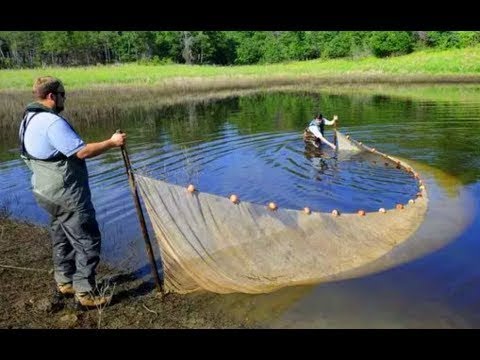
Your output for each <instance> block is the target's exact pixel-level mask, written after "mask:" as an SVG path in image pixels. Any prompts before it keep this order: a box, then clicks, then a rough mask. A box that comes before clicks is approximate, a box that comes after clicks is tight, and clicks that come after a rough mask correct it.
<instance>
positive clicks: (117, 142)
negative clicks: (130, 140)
mask: <svg viewBox="0 0 480 360" xmlns="http://www.w3.org/2000/svg"><path fill="white" fill-rule="evenodd" d="M126 139H127V134H125V133H115V134H113V135H112V137H111V138H110V141H111V142H112V144H113V145H114V146H123V145H125V141H126Z"/></svg>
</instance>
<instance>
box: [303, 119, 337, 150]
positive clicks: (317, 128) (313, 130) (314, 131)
mask: <svg viewBox="0 0 480 360" xmlns="http://www.w3.org/2000/svg"><path fill="white" fill-rule="evenodd" d="M337 119H338V117H337V115H334V116H333V120H328V119H326V118H324V117H323V115H322V114H318V115H317V116H316V117H315V119H313V120H312V121H310V124H308V127H307V128H306V129H305V133H304V138H305V140H307V139H309V138H311V137H312V135H313V137H314V139H313V140H314V141H315V143H317V144H318V145H319V144H320V143H321V142H323V143H325V144H327V145H328V146H330V147H331V148H332V149H334V150H335V145H333V144H332V143H331V142H330V141H328V140H327V139H326V138H325V135H324V129H325V125H329V126H330V125H335V123H336V122H337Z"/></svg>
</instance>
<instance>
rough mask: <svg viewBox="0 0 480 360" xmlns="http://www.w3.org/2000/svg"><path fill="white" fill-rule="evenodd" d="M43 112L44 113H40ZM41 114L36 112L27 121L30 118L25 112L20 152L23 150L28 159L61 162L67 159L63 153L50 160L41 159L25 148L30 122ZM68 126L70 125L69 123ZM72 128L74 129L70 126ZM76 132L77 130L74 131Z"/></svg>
mask: <svg viewBox="0 0 480 360" xmlns="http://www.w3.org/2000/svg"><path fill="white" fill-rule="evenodd" d="M40 112H42V111H40ZM40 112H36V113H34V114H33V115H32V116H31V117H30V119H28V120H27V116H28V111H25V114H24V116H23V126H22V129H21V130H20V146H21V147H20V150H21V153H22V155H23V156H25V157H26V158H27V159H31V160H41V161H59V160H63V159H66V158H67V157H66V156H65V155H63V154H62V153H58V154H57V155H55V156H52V157H50V158H47V159H39V158H37V157H35V156H32V155H30V154H29V153H28V151H27V149H26V148H25V141H24V140H25V132H26V130H27V126H28V124H30V121H32V119H33V118H34V117H35V116H36V115H38V114H40ZM67 124H68V121H67ZM68 125H69V126H70V127H72V126H71V125H70V124H68ZM72 129H73V128H72ZM74 131H75V130H74Z"/></svg>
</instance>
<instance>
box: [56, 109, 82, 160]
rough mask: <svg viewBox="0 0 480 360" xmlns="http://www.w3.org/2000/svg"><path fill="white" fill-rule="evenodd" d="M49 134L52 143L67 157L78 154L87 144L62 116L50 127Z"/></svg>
mask: <svg viewBox="0 0 480 360" xmlns="http://www.w3.org/2000/svg"><path fill="white" fill-rule="evenodd" d="M47 135H48V139H49V141H50V144H51V145H52V146H53V147H54V148H55V149H57V150H58V151H60V152H61V153H62V154H64V155H65V156H66V157H70V156H72V155H74V154H76V153H77V152H78V151H79V150H81V149H83V148H84V147H85V146H86V144H85V142H84V141H83V140H82V139H81V138H80V136H78V134H77V133H76V132H75V131H74V130H73V129H72V128H71V126H70V125H69V124H68V123H67V122H66V121H65V120H63V119H61V118H60V119H58V120H56V121H54V122H53V123H52V124H51V125H50V126H49V127H48V130H47Z"/></svg>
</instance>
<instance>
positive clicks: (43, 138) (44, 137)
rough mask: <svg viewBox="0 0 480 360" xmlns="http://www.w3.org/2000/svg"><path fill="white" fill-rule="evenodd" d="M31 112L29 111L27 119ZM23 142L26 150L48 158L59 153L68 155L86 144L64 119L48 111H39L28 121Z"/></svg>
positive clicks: (41, 157) (42, 157)
mask: <svg viewBox="0 0 480 360" xmlns="http://www.w3.org/2000/svg"><path fill="white" fill-rule="evenodd" d="M33 114H34V113H32V112H29V113H28V115H27V117H26V118H27V120H28V119H30V118H31V117H32V115H33ZM22 125H23V124H22ZM20 128H22V126H20ZM24 144H25V149H26V150H27V152H28V153H29V154H30V155H32V156H34V157H36V158H38V159H48V158H51V157H53V156H56V155H59V153H62V154H64V155H65V156H66V157H70V156H72V155H74V154H76V153H77V152H78V151H79V150H81V149H83V148H84V147H85V146H86V144H85V143H84V142H83V140H82V139H81V138H80V137H79V136H78V134H77V133H76V132H75V131H74V130H73V129H72V128H71V127H70V125H69V124H68V123H67V122H66V120H65V119H63V118H61V117H60V116H58V115H55V114H52V113H49V112H41V113H39V114H37V115H35V117H34V118H33V119H32V120H31V121H30V122H29V124H28V126H27V129H26V130H25V137H24Z"/></svg>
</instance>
